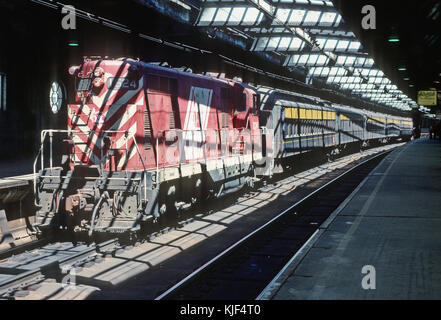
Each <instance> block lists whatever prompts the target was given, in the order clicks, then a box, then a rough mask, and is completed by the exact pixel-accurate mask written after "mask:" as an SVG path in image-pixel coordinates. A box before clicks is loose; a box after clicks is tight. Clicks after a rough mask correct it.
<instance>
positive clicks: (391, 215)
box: [261, 138, 441, 300]
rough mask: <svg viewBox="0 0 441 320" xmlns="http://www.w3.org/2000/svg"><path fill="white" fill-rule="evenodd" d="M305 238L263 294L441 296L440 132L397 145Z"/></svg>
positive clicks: (287, 297) (281, 296) (296, 296)
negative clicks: (297, 252) (326, 218)
mask: <svg viewBox="0 0 441 320" xmlns="http://www.w3.org/2000/svg"><path fill="white" fill-rule="evenodd" d="M309 242H310V243H307V244H305V246H304V248H303V252H301V253H299V256H298V257H295V259H292V261H291V264H290V265H287V266H286V267H285V268H284V270H282V271H281V273H280V274H279V277H278V279H277V280H275V281H274V283H273V285H272V286H269V287H268V288H267V290H266V292H264V294H263V295H262V297H261V298H262V299H274V300H296V299H301V300H315V299H355V300H359V299H379V300H381V299H392V300H396V299H400V300H401V299H404V300H406V299H441V268H440V265H441V143H440V142H439V140H430V139H428V138H423V139H418V140H414V141H412V142H410V143H408V144H406V145H404V146H402V147H400V148H397V150H394V151H393V152H392V153H391V154H389V155H388V156H387V157H386V158H385V159H384V160H383V161H382V162H381V163H380V164H379V165H378V166H377V167H376V168H375V169H374V170H373V171H372V172H371V173H370V175H369V176H368V177H367V178H366V179H365V180H364V181H363V182H362V184H360V185H359V187H358V188H357V189H356V190H354V192H353V193H352V194H351V195H350V197H348V199H346V200H345V201H344V202H343V203H342V204H341V205H340V206H339V208H338V209H337V210H336V211H335V212H334V213H333V214H332V215H331V216H330V218H329V219H328V221H327V222H325V223H324V225H322V227H321V228H320V229H319V230H318V232H317V233H316V236H315V237H313V238H311V239H310V241H309ZM364 266H369V267H367V268H368V269H365V270H363V267H364ZM372 267H373V268H372ZM362 271H363V272H364V273H363V272H362ZM366 277H367V278H366ZM363 284H364V288H363Z"/></svg>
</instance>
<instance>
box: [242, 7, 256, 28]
mask: <svg viewBox="0 0 441 320" xmlns="http://www.w3.org/2000/svg"><path fill="white" fill-rule="evenodd" d="M259 16H260V12H259V9H257V8H253V7H248V8H247V9H246V11H245V16H244V18H243V23H242V24H243V25H253V24H256V23H258V22H259Z"/></svg>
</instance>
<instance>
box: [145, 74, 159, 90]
mask: <svg viewBox="0 0 441 320" xmlns="http://www.w3.org/2000/svg"><path fill="white" fill-rule="evenodd" d="M147 85H148V88H149V91H159V77H157V76H152V75H151V74H149V75H148V76H147Z"/></svg>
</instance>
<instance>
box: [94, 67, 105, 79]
mask: <svg viewBox="0 0 441 320" xmlns="http://www.w3.org/2000/svg"><path fill="white" fill-rule="evenodd" d="M103 73H104V70H103V69H102V68H100V67H98V68H96V69H95V70H94V71H93V75H94V76H95V77H101V76H102V74H103Z"/></svg>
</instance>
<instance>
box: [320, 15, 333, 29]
mask: <svg viewBox="0 0 441 320" xmlns="http://www.w3.org/2000/svg"><path fill="white" fill-rule="evenodd" d="M336 16H337V14H336V13H335V12H324V13H323V14H322V18H321V19H320V25H321V26H332V24H333V23H334V21H335V18H336Z"/></svg>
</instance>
